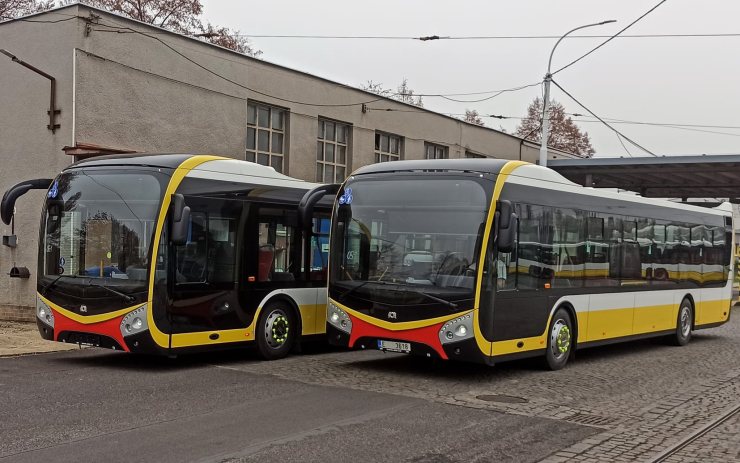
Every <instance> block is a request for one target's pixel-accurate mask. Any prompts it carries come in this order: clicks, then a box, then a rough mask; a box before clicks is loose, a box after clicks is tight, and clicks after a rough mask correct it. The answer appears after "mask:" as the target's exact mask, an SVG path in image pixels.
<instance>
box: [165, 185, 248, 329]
mask: <svg viewBox="0 0 740 463" xmlns="http://www.w3.org/2000/svg"><path fill="white" fill-rule="evenodd" d="M185 203H186V204H187V205H188V207H190V210H191V215H190V226H189V231H188V239H187V242H186V243H185V244H183V245H181V246H175V248H174V253H173V257H172V258H171V264H172V266H173V270H172V273H171V274H172V275H173V276H172V279H173V284H172V288H173V290H172V291H173V292H172V304H171V305H170V307H169V316H170V319H171V321H172V332H173V333H188V332H198V331H212V330H223V329H230V328H238V327H240V326H246V325H244V324H243V315H242V311H241V307H240V305H239V301H238V294H237V290H236V273H237V271H238V263H239V262H238V259H237V255H238V254H239V249H238V248H239V246H240V244H241V243H240V242H239V240H237V237H238V236H239V229H240V228H242V224H241V222H242V202H241V201H237V200H226V199H216V198H205V197H199V196H185Z"/></svg>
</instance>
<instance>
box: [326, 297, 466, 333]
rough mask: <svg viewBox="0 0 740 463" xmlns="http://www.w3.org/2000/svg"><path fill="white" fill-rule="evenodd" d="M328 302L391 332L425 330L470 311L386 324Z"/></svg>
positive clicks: (383, 321) (332, 301) (336, 303)
mask: <svg viewBox="0 0 740 463" xmlns="http://www.w3.org/2000/svg"><path fill="white" fill-rule="evenodd" d="M329 302H331V303H332V304H334V305H336V306H337V307H339V308H340V309H342V310H344V311H345V312H347V313H348V314H350V315H352V316H353V317H356V318H359V319H360V320H362V321H364V322H366V323H369V324H371V325H373V326H378V327H380V328H383V329H386V330H391V331H403V330H413V329H416V328H425V327H427V326H432V325H436V324H438V323H444V322H447V321H450V320H453V319H455V318H457V317H459V316H461V315H464V314H466V313H469V312H470V309H468V310H463V311H462V312H457V313H454V314H452V315H445V316H444V317H436V318H427V319H425V320H414V321H410V322H398V323H392V322H387V321H385V320H378V319H377V318H374V317H371V316H369V315H365V314H364V313H361V312H358V311H356V310H353V309H350V308H349V307H347V306H346V305H343V304H340V303H338V302H336V301H335V300H333V299H329Z"/></svg>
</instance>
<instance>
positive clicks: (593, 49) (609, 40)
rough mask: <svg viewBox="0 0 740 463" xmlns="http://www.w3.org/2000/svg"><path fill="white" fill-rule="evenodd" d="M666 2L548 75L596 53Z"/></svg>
mask: <svg viewBox="0 0 740 463" xmlns="http://www.w3.org/2000/svg"><path fill="white" fill-rule="evenodd" d="M667 1H668V0H661V1H660V2H658V4H657V5H655V6H654V7H652V8H650V9H649V10H647V11H646V12H645V13H643V14H642V16H640V17H639V18H637V19H635V20H634V21H632V22H631V23H629V24H627V25H626V26H625V27H623V28H622V29H620V30H619V32H617V33H616V34H614V35H612V36H611V37H609V38H608V39H606V40H604V41H603V42H601V43H600V44H598V45H596V46H595V47H594V48H592V49H591V50H589V51H588V52H586V53H585V54H583V55H581V56H580V57H578V58H576V59H574V60H573V61H571V62H570V63H568V64H566V65H565V66H563V67H561V68H558V69H556V70H555V71H553V72H552V73H551V74H550V75H551V76H554V75H555V74H557V73H558V72H560V71H562V70H564V69H567V68H569V67H571V66H573V65H574V64H576V63H577V62H579V61H580V60H582V59H583V58H585V57H587V56H588V55H590V54H591V53H593V52H595V51H596V50H598V49H599V48H601V47H603V46H604V45H606V44H607V43H609V42H611V41H612V40H614V39H615V38H617V36H619V34H621V33H622V32H624V31H626V30H627V29H629V28H630V27H632V26H634V25H635V24H636V23H637V22H638V21H640V20H641V19H642V18H644V17H645V16H647V15H649V14H650V13H652V12H653V11H655V9H656V8H658V7H659V6H660V5H662V4H664V3H665V2H667Z"/></svg>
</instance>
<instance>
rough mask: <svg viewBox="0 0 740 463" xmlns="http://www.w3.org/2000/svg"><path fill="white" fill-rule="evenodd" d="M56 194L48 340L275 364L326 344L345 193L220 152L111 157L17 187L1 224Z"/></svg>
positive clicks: (46, 240) (46, 225) (46, 213)
mask: <svg viewBox="0 0 740 463" xmlns="http://www.w3.org/2000/svg"><path fill="white" fill-rule="evenodd" d="M30 188H43V189H47V194H46V198H45V203H44V208H43V213H42V219H41V232H40V238H39V243H40V247H39V263H38V296H37V323H38V327H39V331H40V332H41V335H42V336H43V337H44V338H46V339H49V340H54V341H61V342H68V343H81V344H90V345H94V346H100V347H108V348H111V349H116V350H123V351H127V352H146V353H161V354H166V355H175V354H177V353H180V352H189V351H197V350H204V349H212V348H215V347H232V346H238V345H241V344H247V343H256V344H257V347H258V348H259V351H260V353H261V354H262V355H263V356H264V357H265V358H267V359H273V358H279V357H282V356H285V355H287V354H288V353H289V352H290V350H291V348H292V347H293V346H295V345H296V343H297V342H299V341H300V340H301V338H304V337H308V336H312V335H318V336H320V337H321V338H323V336H324V330H325V314H326V269H327V262H328V232H329V218H330V212H331V204H332V200H333V198H334V193H335V192H336V189H337V188H338V186H337V185H318V184H312V183H308V182H304V181H301V180H297V179H294V178H291V177H287V176H285V175H282V174H279V173H277V172H275V170H274V169H272V168H270V167H265V166H261V165H258V164H254V163H250V162H244V161H237V160H233V159H226V158H220V157H215V156H193V155H154V156H141V155H134V156H131V155H129V156H112V157H102V158H94V159H90V160H86V161H82V162H79V163H77V164H74V165H72V166H71V167H69V168H67V169H65V170H64V171H63V172H62V173H61V174H59V176H58V177H56V178H55V179H50V180H35V181H29V182H22V183H21V184H19V185H17V186H16V187H14V188H12V189H10V190H8V192H7V193H6V194H5V196H4V199H3V204H2V215H3V220H4V221H6V223H7V222H8V221H9V220H10V218H11V216H12V211H13V207H14V204H15V201H16V199H17V198H18V197H19V196H20V195H22V194H23V193H25V192H26V191H28V189H30Z"/></svg>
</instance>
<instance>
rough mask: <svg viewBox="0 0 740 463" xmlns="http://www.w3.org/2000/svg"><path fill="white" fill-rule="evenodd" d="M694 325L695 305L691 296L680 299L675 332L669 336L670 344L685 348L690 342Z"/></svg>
mask: <svg viewBox="0 0 740 463" xmlns="http://www.w3.org/2000/svg"><path fill="white" fill-rule="evenodd" d="M695 324H696V304H695V303H694V298H693V297H691V294H687V295H686V296H684V297H683V299H681V304H680V305H679V306H678V312H677V315H676V331H675V333H674V334H673V335H671V336H670V338H669V339H670V341H671V344H673V345H675V346H685V345H686V344H688V343H689V341H691V334H692V331H693V330H694V327H695Z"/></svg>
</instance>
